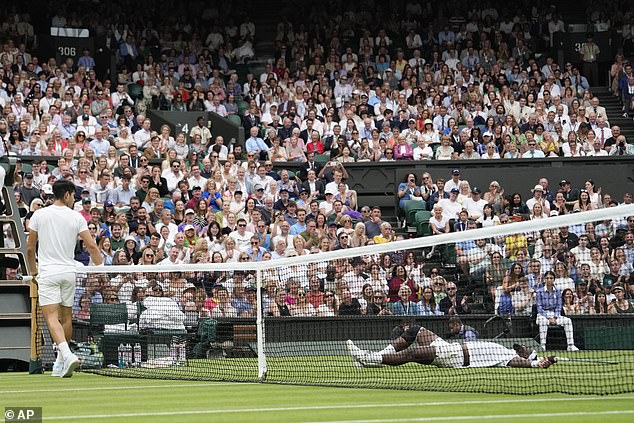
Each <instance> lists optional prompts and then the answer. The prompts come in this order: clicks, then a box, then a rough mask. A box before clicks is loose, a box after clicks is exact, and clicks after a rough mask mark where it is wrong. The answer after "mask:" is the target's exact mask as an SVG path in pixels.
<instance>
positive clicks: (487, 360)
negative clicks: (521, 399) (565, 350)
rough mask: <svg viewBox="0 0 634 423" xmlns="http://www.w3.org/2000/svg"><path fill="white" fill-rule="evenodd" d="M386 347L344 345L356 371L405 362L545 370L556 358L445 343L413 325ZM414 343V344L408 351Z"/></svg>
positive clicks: (518, 350) (479, 343)
mask: <svg viewBox="0 0 634 423" xmlns="http://www.w3.org/2000/svg"><path fill="white" fill-rule="evenodd" d="M399 329H400V333H399V334H398V336H397V337H396V338H395V339H394V340H393V341H392V343H391V344H390V345H388V346H387V347H385V348H384V349H383V350H382V351H379V352H368V351H365V350H362V349H360V348H358V347H357V346H356V345H354V343H353V342H352V341H351V340H348V341H347V342H346V346H347V348H348V351H349V352H350V355H351V356H352V358H353V359H354V364H355V366H356V367H357V368H359V369H361V368H363V367H381V366H384V365H388V366H399V365H401V364H405V363H418V364H427V365H432V366H437V367H448V368H454V369H458V368H466V367H471V368H474V367H538V368H542V369H546V368H548V367H550V366H551V365H553V364H554V363H555V362H556V361H557V359H556V357H542V358H539V359H538V358H537V355H536V354H535V352H534V351H531V350H530V349H529V348H527V347H525V346H523V345H518V344H516V345H514V349H512V350H511V349H509V348H506V347H504V346H503V345H500V344H496V343H495V342H485V341H471V342H465V343H464V344H460V343H457V342H453V343H449V342H447V341H445V340H444V339H442V338H441V337H440V336H438V335H436V334H435V333H433V332H432V331H430V330H428V329H425V328H424V327H422V326H418V325H415V324H411V325H404V326H402V327H401V328H399ZM414 341H417V343H418V345H416V346H415V347H412V348H408V347H409V346H410V345H411V344H413V343H414Z"/></svg>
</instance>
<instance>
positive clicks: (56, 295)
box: [37, 272, 76, 307]
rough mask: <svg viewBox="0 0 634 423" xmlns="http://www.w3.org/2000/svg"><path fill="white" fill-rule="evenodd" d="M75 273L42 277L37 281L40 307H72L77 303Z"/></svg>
mask: <svg viewBox="0 0 634 423" xmlns="http://www.w3.org/2000/svg"><path fill="white" fill-rule="evenodd" d="M75 278H76V275H75V272H66V273H57V274H55V275H45V276H40V277H38V279H37V285H38V295H39V298H40V305H43V306H44V305H50V304H61V305H63V306H64V307H72V306H73V302H74V301H75Z"/></svg>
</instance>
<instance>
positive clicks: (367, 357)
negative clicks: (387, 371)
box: [359, 352, 383, 367]
mask: <svg viewBox="0 0 634 423" xmlns="http://www.w3.org/2000/svg"><path fill="white" fill-rule="evenodd" d="M359 361H360V362H361V364H362V365H363V367H383V356H382V355H381V353H378V352H372V353H371V352H366V353H365V354H364V355H363V356H362V357H361V359H360V360H359Z"/></svg>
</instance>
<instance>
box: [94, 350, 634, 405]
mask: <svg viewBox="0 0 634 423" xmlns="http://www.w3.org/2000/svg"><path fill="white" fill-rule="evenodd" d="M549 354H551V353H549ZM557 355H558V356H561V357H571V358H574V359H582V360H600V361H610V362H618V363H619V364H617V365H610V364H601V363H598V362H594V361H588V362H559V363H558V364H556V365H554V366H552V367H551V368H549V369H546V370H543V369H512V368H505V367H504V368H486V369H470V368H467V369H442V368H437V367H434V366H423V365H418V364H414V363H409V364H405V365H402V366H397V367H382V368H369V369H363V370H358V369H356V368H355V367H354V366H353V364H352V359H351V358H350V357H346V356H339V355H333V356H299V357H298V356H295V357H270V358H268V359H267V372H266V378H265V380H264V381H265V382H266V383H269V384H270V383H278V384H296V385H320V386H338V387H354V388H384V389H407V390H425V391H448V392H482V393H502V394H537V393H552V392H559V393H565V394H584V395H605V394H618V393H626V392H634V352H632V351H584V352H577V353H557ZM91 372H94V373H98V374H101V375H107V376H118V377H132V378H149V379H174V380H206V381H240V382H260V381H261V380H260V379H258V367H257V359H256V358H217V359H203V360H188V361H187V363H186V364H184V365H181V366H171V367H163V368H154V369H146V368H131V369H118V368H106V369H99V370H94V371H91Z"/></svg>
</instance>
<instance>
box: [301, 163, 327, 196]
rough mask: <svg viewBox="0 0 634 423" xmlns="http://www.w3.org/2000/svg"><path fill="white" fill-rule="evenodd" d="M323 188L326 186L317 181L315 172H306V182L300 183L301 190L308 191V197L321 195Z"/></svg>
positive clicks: (319, 180)
mask: <svg viewBox="0 0 634 423" xmlns="http://www.w3.org/2000/svg"><path fill="white" fill-rule="evenodd" d="M325 188H326V186H325V185H324V181H322V180H321V179H317V173H316V172H315V170H314V169H310V170H308V171H307V177H306V180H305V181H304V182H302V189H305V190H306V191H308V193H309V195H310V196H312V197H316V196H318V195H319V196H320V195H323V194H324V189H325Z"/></svg>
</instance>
